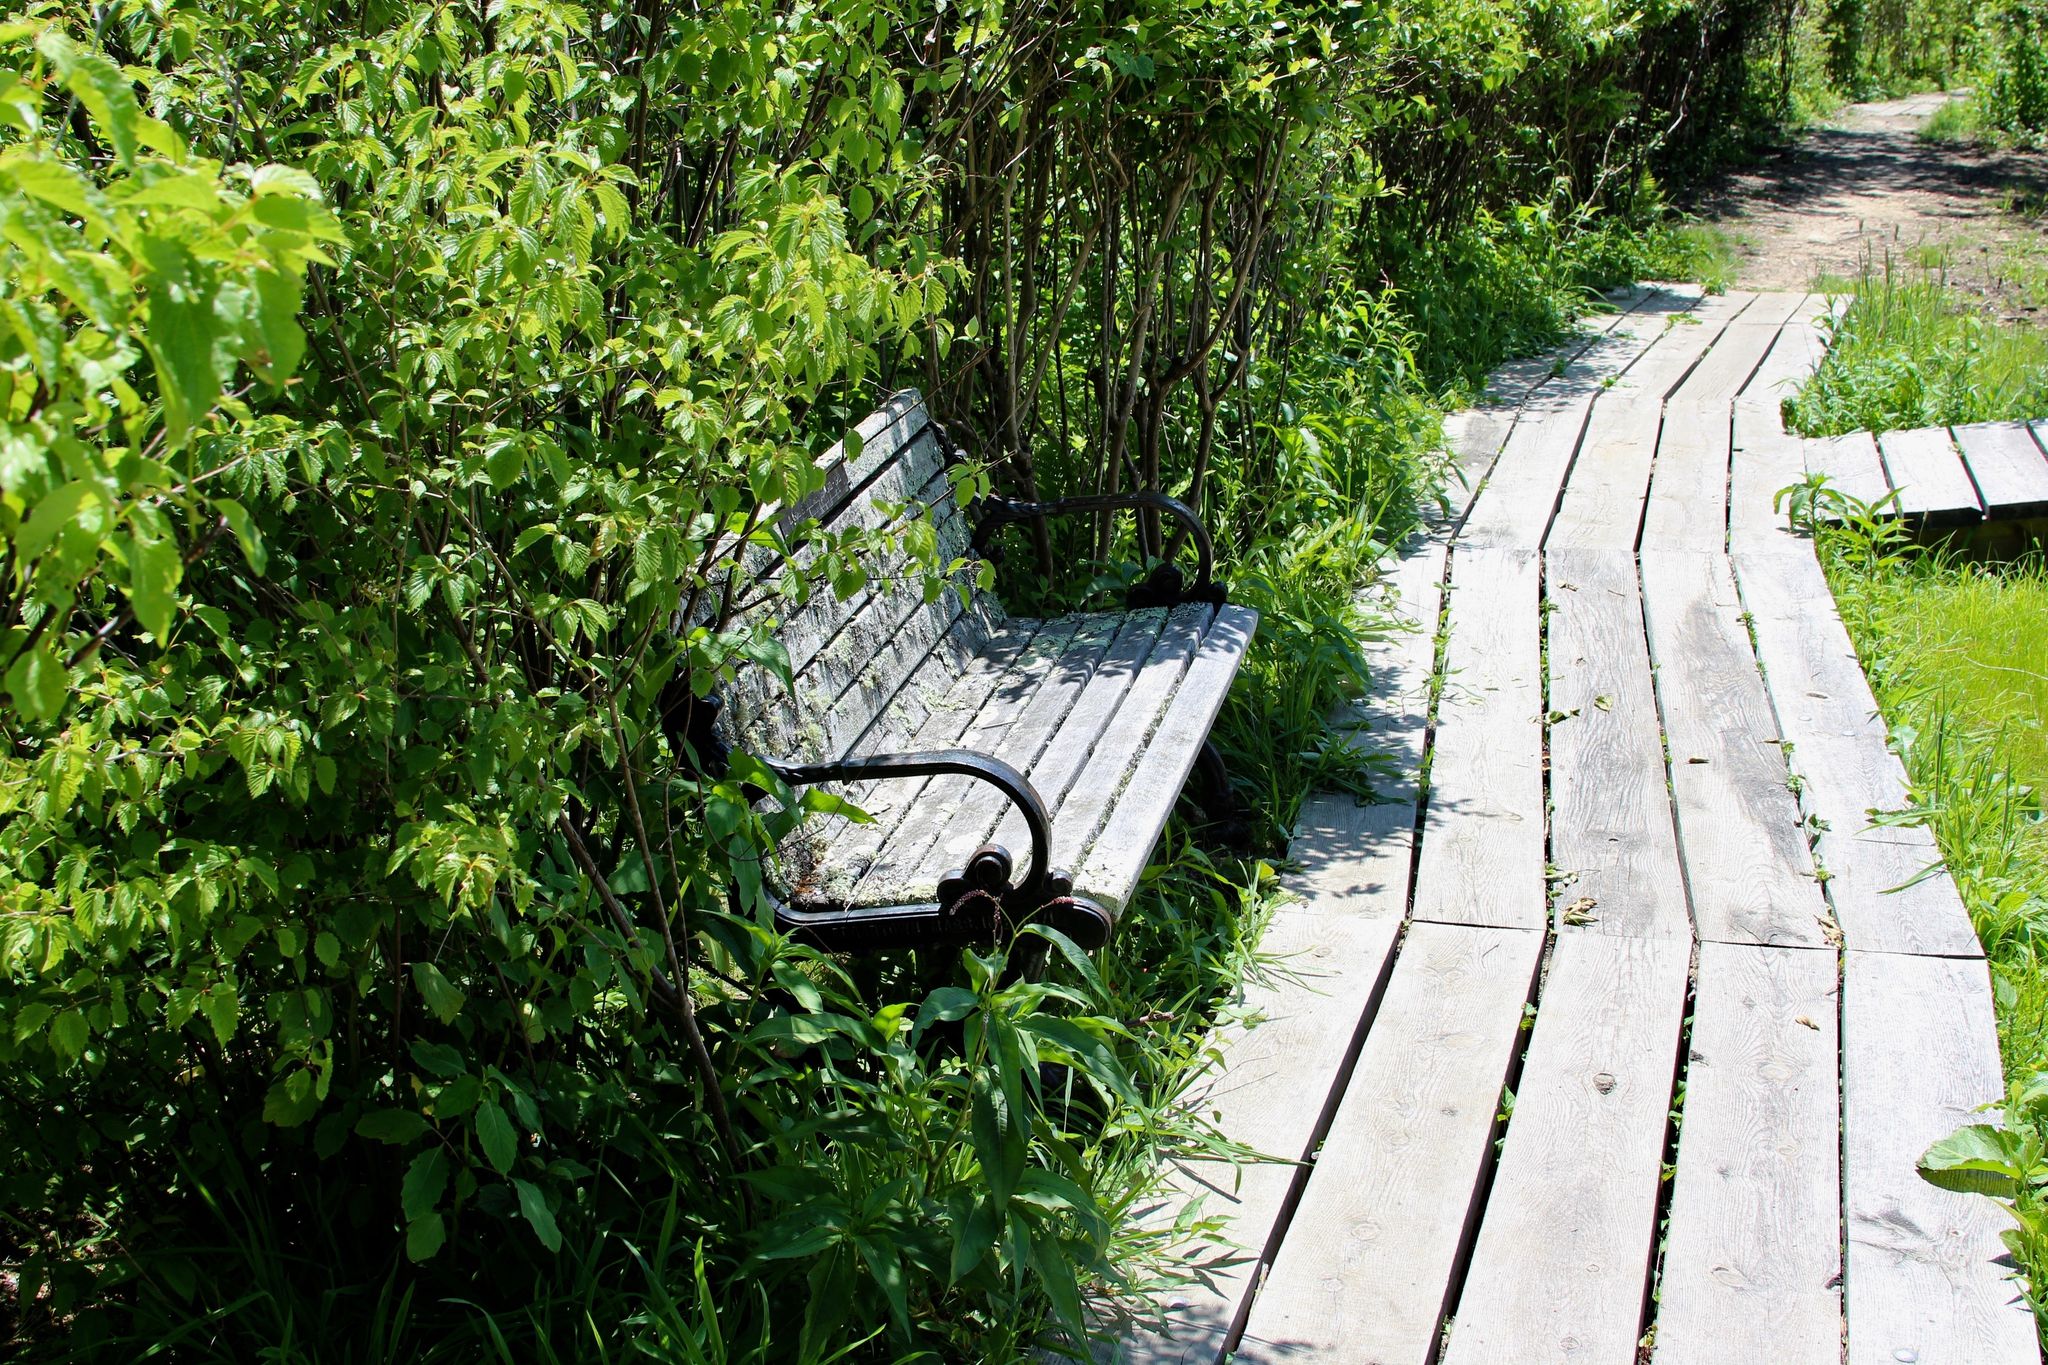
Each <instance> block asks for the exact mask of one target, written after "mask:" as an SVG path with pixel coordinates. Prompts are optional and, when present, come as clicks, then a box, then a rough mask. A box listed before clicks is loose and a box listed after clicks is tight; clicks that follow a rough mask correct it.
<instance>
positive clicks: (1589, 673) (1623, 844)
mask: <svg viewBox="0 0 2048 1365" xmlns="http://www.w3.org/2000/svg"><path fill="white" fill-rule="evenodd" d="M1546 564H1547V568H1548V572H1547V576H1546V577H1547V591H1548V598H1549V603H1550V608H1551V610H1550V615H1549V622H1550V650H1549V655H1550V707H1551V716H1552V719H1551V720H1550V801H1551V811H1552V813H1551V820H1550V839H1551V861H1552V862H1554V863H1555V864H1556V865H1557V869H1558V871H1559V872H1561V873H1568V874H1570V875H1571V878H1572V880H1571V881H1569V882H1567V883H1565V884H1564V885H1563V886H1562V887H1561V888H1560V889H1559V894H1558V898H1559V900H1560V901H1562V902H1565V903H1568V904H1569V903H1577V902H1580V901H1583V900H1584V899H1587V898H1590V899H1591V900H1592V902H1593V904H1592V905H1591V906H1590V907H1587V908H1586V910H1585V913H1586V914H1587V915H1590V916H1592V917H1593V918H1592V923H1591V924H1589V925H1587V926H1585V927H1586V928H1587V929H1588V930H1590V931H1593V932H1597V933H1601V934H1621V935H1629V936H1634V937H1654V938H1671V939H1680V940H1683V941H1685V942H1688V943H1689V942H1691V940H1692V922H1691V920H1690V918H1689V917H1688V916H1687V914H1686V908H1685V874H1684V871H1683V869H1682V868H1681V867H1680V864H1679V860H1678V838H1677V834H1676V832H1675V831H1674V830H1673V828H1672V824H1671V798H1670V793H1669V790H1668V788H1667V787H1666V777H1665V769H1664V749H1663V736H1662V734H1661V732H1660V731H1659V730H1658V728H1657V700H1656V694H1655V692H1654V690H1653V685H1652V683H1651V681H1650V656H1649V652H1648V650H1647V649H1646V647H1645V644H1644V639H1643V609H1642V600H1641V598H1640V597H1639V596H1638V594H1637V590H1636V564H1635V557H1634V556H1633V555H1630V554H1627V553H1616V552H1607V551H1594V550H1552V551H1551V552H1550V554H1549V555H1548V556H1547V558H1546Z"/></svg>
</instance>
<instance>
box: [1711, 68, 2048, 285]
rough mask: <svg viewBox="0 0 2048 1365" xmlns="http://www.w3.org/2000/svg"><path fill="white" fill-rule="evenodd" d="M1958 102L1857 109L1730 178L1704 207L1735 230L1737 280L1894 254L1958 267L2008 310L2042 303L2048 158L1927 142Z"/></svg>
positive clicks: (1828, 271) (1804, 279) (1787, 278)
mask: <svg viewBox="0 0 2048 1365" xmlns="http://www.w3.org/2000/svg"><path fill="white" fill-rule="evenodd" d="M1950 98H1952V96H1949V95H1945V94H1938V93H1937V94H1927V95H1912V96H1909V97H1907V98H1905V99H1897V100H1884V101H1880V102H1876V103H1871V104H1855V105H1850V106H1848V107H1847V108H1846V109H1843V110H1842V111H1841V112H1840V113H1839V114H1838V115H1837V116H1836V117H1835V118H1834V119H1832V120H1830V122H1829V124H1828V125H1827V126H1826V127H1823V128H1820V129H1818V130H1816V131H1814V132H1812V133H1810V134H1808V135H1807V136H1806V137H1805V138H1804V139H1802V140H1801V142H1800V143H1799V145H1798V146H1796V147H1794V148H1792V149H1790V150H1788V151H1786V152H1783V153H1780V154H1778V155H1776V156H1774V157H1771V158H1769V159H1767V160H1765V161H1763V162H1761V163H1760V164H1758V165H1756V166H1754V167H1752V168H1750V169H1749V170H1747V171H1744V172H1743V173H1741V174H1739V175H1735V176H1731V177H1730V178H1729V180H1728V181H1727V182H1726V184H1724V185H1723V186H1722V187H1721V189H1720V190H1718V191H1717V192H1716V193H1715V194H1713V195H1711V196H1709V197H1708V198H1707V199H1706V200H1705V201H1704V202H1703V203H1701V204H1700V205H1699V209H1700V211H1701V213H1702V216H1703V217H1705V218H1707V219H1709V220H1711V221H1714V222H1715V223H1716V224H1717V225H1718V226H1720V227H1722V228H1723V229H1725V230H1726V231H1727V232H1728V233H1729V234H1730V235H1731V236H1732V237H1734V239H1735V241H1736V243H1737V246H1738V248H1739V266H1738V275H1737V283H1738V284H1739V285H1740V286H1741V287H1743V288H1746V289H1804V288H1807V287H1809V286H1811V285H1812V283H1813V282H1814V280H1815V278H1816V277H1817V276H1821V275H1853V274H1855V273H1856V272H1857V271H1858V270H1860V269H1861V268H1862V266H1863V263H1864V262H1865V261H1866V260H1867V261H1871V262H1872V263H1874V264H1876V265H1877V266H1879V267H1880V268H1881V267H1882V266H1883V264H1884V262H1885V259H1886V256H1887V254H1889V255H1890V257H1891V258H1892V259H1893V260H1895V261H1900V262H1905V263H1910V264H1912V265H1918V266H1924V267H1938V266H1946V269H1947V273H1948V279H1949V281H1950V283H1952V284H1955V285H1958V286H1959V287H1961V288H1964V289H1967V290H1969V291H1970V292H1972V293H1975V294H1978V295H1980V296H1981V297H1983V298H1985V299H1986V301H1987V302H1988V303H1990V304H1991V305H1992V306H1993V307H1994V309H1996V310H1997V311H1999V312H2001V313H2010V314H2020V315H2023V314H2028V313H2032V312H2034V310H2035V307H2034V306H2035V305H2038V304H2039V303H2040V301H2041V296H2042V293H2043V290H2042V285H2043V283H2044V282H2048V220H2044V219H2043V217H2042V216H2041V215H2042V209H2043V201H2044V198H2048V157H2044V156H2040V155H2025V154H2019V153H2011V152H1994V151H1983V150H1979V149H1976V148H1972V147H1964V146H1958V145H1956V144H1952V143H1933V142H1927V141H1923V140H1922V139H1921V138H1920V137H1918V136H1917V132H1918V130H1919V128H1920V127H1921V125H1923V124H1924V123H1926V121H1927V120H1928V118H1929V117H1931V116H1932V115H1933V113H1934V111H1935V110H1936V109H1938V108H1940V107H1941V105H1942V104H1943V103H1944V102H1945V101H1946V100H1948V99H1950ZM2021 215H2026V216H2021Z"/></svg>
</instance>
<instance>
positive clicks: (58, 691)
mask: <svg viewBox="0 0 2048 1365" xmlns="http://www.w3.org/2000/svg"><path fill="white" fill-rule="evenodd" d="M68 687H69V683H68V682H67V680H66V678H65V674H64V666H63V665H62V664H60V663H58V662H57V656H56V655H55V654H53V653H51V652H50V644H49V640H48V639H47V638H44V639H41V640H38V641H36V642H35V643H34V644H33V645H30V646H29V647H28V648H27V649H25V650H23V651H22V652H21V656H20V657H19V658H17V659H16V660H15V661H14V665H13V667H11V668H9V669H8V670H7V690H8V692H9V693H10V694H11V695H12V696H13V698H14V709H15V710H17V711H19V712H20V713H21V714H22V715H23V717H25V718H26V719H28V720H52V719H54V718H55V717H56V715H57V713H58V712H59V711H62V710H63V709H64V696H65V692H66V690H67V689H68ZM66 804H69V803H66Z"/></svg>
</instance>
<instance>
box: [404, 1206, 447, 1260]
mask: <svg viewBox="0 0 2048 1365" xmlns="http://www.w3.org/2000/svg"><path fill="white" fill-rule="evenodd" d="M447 1240H448V1229H447V1226H446V1225H445V1224H443V1223H442V1221H441V1215H440V1214H438V1213H429V1214H423V1215H421V1216H420V1217H418V1218H415V1219H413V1220H412V1221H411V1222H410V1223H408V1224H406V1227H405V1257H406V1259H407V1260H409V1261H413V1262H419V1261H429V1260H432V1259H433V1258H434V1254H435V1253H436V1252H438V1251H440V1249H441V1244H442V1243H443V1242H446V1241H447Z"/></svg>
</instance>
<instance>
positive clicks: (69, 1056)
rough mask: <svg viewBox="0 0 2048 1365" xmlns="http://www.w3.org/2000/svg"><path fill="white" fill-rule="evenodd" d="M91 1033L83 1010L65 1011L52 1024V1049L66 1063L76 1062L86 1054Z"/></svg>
mask: <svg viewBox="0 0 2048 1365" xmlns="http://www.w3.org/2000/svg"><path fill="white" fill-rule="evenodd" d="M88 1033H89V1030H88V1029H87V1028H86V1023H85V1012H84V1011H83V1010H65V1011H64V1012H63V1013H62V1014H60V1015H58V1016H57V1017H56V1019H55V1020H53V1021H52V1022H51V1024H50V1047H51V1049H52V1050H53V1051H55V1052H56V1054H57V1055H58V1056H59V1057H62V1058H63V1059H64V1060H65V1061H67V1062H71V1061H76V1060H78V1058H79V1057H80V1056H81V1055H82V1054H83V1053H84V1052H85V1040H86V1037H87V1035H88Z"/></svg>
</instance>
